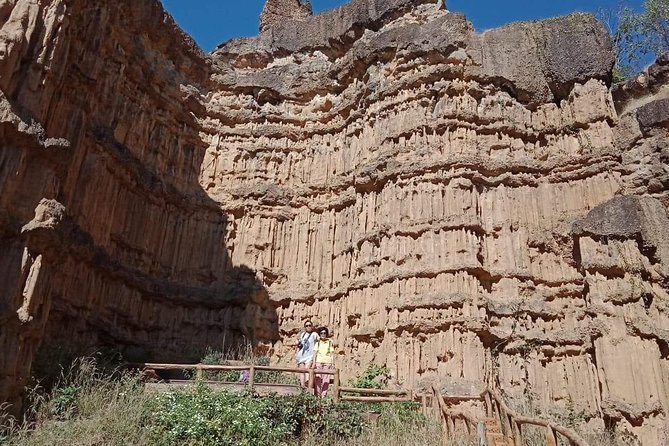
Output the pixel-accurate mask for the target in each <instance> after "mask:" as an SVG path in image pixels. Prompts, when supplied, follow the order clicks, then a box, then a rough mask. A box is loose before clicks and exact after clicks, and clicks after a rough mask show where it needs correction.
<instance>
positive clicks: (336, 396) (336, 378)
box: [332, 369, 340, 403]
mask: <svg viewBox="0 0 669 446" xmlns="http://www.w3.org/2000/svg"><path fill="white" fill-rule="evenodd" d="M333 384H334V385H333V387H334V389H333V390H334V392H332V393H333V395H332V397H333V399H334V402H335V403H338V402H339V397H340V395H339V392H340V390H339V369H335V371H334V383H333Z"/></svg>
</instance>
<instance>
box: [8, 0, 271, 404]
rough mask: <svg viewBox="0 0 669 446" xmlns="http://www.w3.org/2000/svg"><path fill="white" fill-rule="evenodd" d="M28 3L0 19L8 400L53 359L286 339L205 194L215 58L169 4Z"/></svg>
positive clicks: (187, 353)
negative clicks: (39, 361)
mask: <svg viewBox="0 0 669 446" xmlns="http://www.w3.org/2000/svg"><path fill="white" fill-rule="evenodd" d="M23 3H28V2H23V1H22V0H19V1H18V2H16V3H15V4H14V5H13V7H9V8H10V9H11V11H3V14H2V16H1V17H0V27H1V28H2V32H3V34H2V36H3V38H6V40H7V43H8V47H7V48H8V54H7V57H5V58H4V59H3V60H2V61H0V72H2V73H3V76H2V79H1V80H0V88H1V90H2V97H1V98H0V99H1V104H0V105H1V106H2V107H1V108H2V112H3V113H2V122H0V143H1V147H2V148H1V149H0V186H1V187H2V188H1V189H0V191H1V193H0V237H1V238H0V240H1V241H2V243H1V244H0V279H2V283H3V284H4V286H3V287H2V290H1V291H0V322H1V323H2V327H3V330H2V333H0V348H1V350H0V352H1V353H0V358H1V359H0V382H2V385H1V386H0V400H2V401H9V402H10V403H17V402H18V400H19V399H18V398H19V395H20V393H21V389H22V387H23V386H24V385H25V384H26V383H27V382H28V379H29V376H30V370H31V363H32V361H33V360H34V358H35V355H36V352H37V349H38V347H39V346H40V345H41V346H42V347H41V352H42V354H43V359H45V358H47V359H48V358H57V357H59V355H60V353H59V352H65V353H66V354H86V353H90V352H92V351H94V350H96V349H99V348H113V349H116V350H118V351H120V352H121V353H122V354H123V355H124V356H125V357H126V358H127V359H130V360H141V361H174V362H183V361H194V360H197V359H199V355H200V354H201V353H202V352H203V351H204V350H205V349H206V348H207V347H210V348H213V349H217V350H226V349H230V348H234V347H235V346H236V345H237V344H239V343H242V342H250V343H251V344H252V345H254V346H256V347H257V346H263V345H268V343H269V342H271V341H273V340H275V339H277V338H278V327H277V316H276V312H275V310H274V308H273V307H272V306H271V305H270V302H269V299H268V294H267V291H266V290H265V289H264V288H263V286H262V285H261V284H260V283H259V282H258V280H256V275H255V273H254V272H253V271H252V270H250V269H249V268H247V267H244V266H240V265H233V264H232V263H231V260H230V256H229V255H228V248H227V243H226V240H227V239H228V237H227V231H228V227H227V221H226V219H225V216H224V215H223V212H222V211H221V209H220V206H218V205H217V204H216V203H215V202H214V201H212V200H211V199H210V198H209V197H208V196H207V194H206V193H205V192H204V191H203V190H202V188H201V186H200V183H199V176H200V170H201V168H202V162H203V158H204V154H205V152H206V150H207V148H208V143H207V141H206V134H205V133H204V132H203V130H202V127H201V123H200V119H199V117H200V116H201V113H203V110H204V106H203V105H202V102H201V100H202V98H204V96H205V95H206V94H207V84H208V81H209V67H208V65H207V62H206V60H205V57H204V55H203V54H202V53H201V51H200V50H199V49H198V48H197V47H196V46H195V44H194V43H193V42H192V41H191V40H190V38H189V37H188V36H186V35H184V34H183V33H182V31H181V30H179V29H178V27H177V26H176V25H175V24H174V22H173V21H172V19H171V17H169V16H168V15H167V14H166V13H165V12H164V10H163V8H162V6H161V5H160V3H159V2H157V1H149V0H146V1H121V2H114V3H106V2H105V3H101V4H96V5H94V6H91V5H90V2H85V1H83V0H82V1H74V2H70V3H71V4H70V5H69V6H68V8H67V9H66V8H63V7H62V5H59V4H58V2H56V4H52V2H47V1H44V2H41V1H40V2H37V3H38V7H36V8H22V6H24V5H23ZM15 15H16V16H17V17H14V16H15ZM20 15H21V17H22V15H27V16H29V17H25V18H26V20H20V21H17V20H15V19H18V18H20V17H18V16H20ZM28 19H30V20H28ZM25 23H29V25H28V26H29V27H30V29H25V25H24V24H25ZM91 36H96V37H95V38H91ZM10 43H11V45H10ZM19 55H21V56H20V57H19ZM14 56H16V57H14ZM15 406H16V405H15Z"/></svg>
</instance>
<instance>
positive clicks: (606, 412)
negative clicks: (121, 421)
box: [0, 0, 669, 444]
mask: <svg viewBox="0 0 669 446" xmlns="http://www.w3.org/2000/svg"><path fill="white" fill-rule="evenodd" d="M291 1H292V0H291ZM291 1H288V0H270V1H269V2H268V4H267V5H266V8H265V11H266V12H267V11H269V12H272V11H274V13H276V14H278V13H277V12H276V11H278V12H280V14H279V15H281V17H283V18H282V19H281V20H280V21H271V20H270V21H266V25H267V26H264V27H263V29H264V32H262V33H261V34H260V35H259V36H257V37H254V38H247V39H236V40H232V41H230V42H226V43H225V44H223V45H221V46H220V47H219V48H217V49H216V50H215V51H214V52H213V53H211V54H210V55H204V54H202V53H201V52H200V51H199V50H198V49H197V48H196V47H195V45H194V44H193V43H192V42H191V41H190V39H189V38H188V37H187V36H185V35H184V34H183V33H182V32H181V31H180V30H179V29H178V28H176V26H175V25H174V23H173V22H172V20H171V18H170V17H169V16H168V15H166V14H165V13H164V11H163V10H162V8H161V7H160V5H159V4H158V3H157V2H155V1H150V0H143V1H133V2H131V1H129V0H128V1H121V2H115V3H113V4H112V3H107V2H100V3H99V4H96V5H95V6H90V5H88V4H87V3H85V2H83V1H76V0H71V1H58V0H51V1H47V0H42V1H27V0H26V1H23V0H15V1H9V2H4V3H2V4H0V24H2V27H1V32H0V40H2V42H3V45H4V47H3V48H4V53H3V54H4V56H3V58H2V61H1V62H0V73H2V77H1V78H0V84H1V85H0V87H1V89H2V92H3V97H2V106H3V108H2V110H3V115H2V116H3V118H2V127H1V128H2V133H0V135H1V136H0V138H1V141H2V151H1V152H0V184H1V185H2V194H0V237H2V239H1V240H2V245H1V250H0V278H2V280H3V281H4V283H7V284H8V286H7V287H5V289H4V290H3V296H2V301H1V302H2V307H1V308H0V310H1V311H0V318H2V319H1V322H2V326H3V331H2V333H1V334H0V341H1V342H0V345H1V346H2V349H3V350H2V351H3V352H7V354H6V355H5V356H4V358H3V360H2V361H3V362H2V363H0V373H2V378H3V387H2V388H1V389H0V394H1V395H2V396H6V395H9V396H11V397H16V396H17V395H18V389H20V385H21V384H22V383H23V382H25V380H26V378H27V376H28V373H29V367H30V361H31V358H32V357H33V355H34V352H35V349H36V348H37V347H38V346H39V344H40V343H41V342H42V340H43V339H48V340H50V341H51V342H55V343H58V342H61V341H66V340H67V341H72V340H76V341H78V342H79V343H81V344H82V345H98V344H102V345H117V346H118V345H121V346H125V349H126V350H127V351H129V352H134V353H135V354H136V355H137V356H142V357H143V358H146V359H149V358H160V359H169V360H184V359H186V358H187V357H188V356H189V355H191V356H192V355H193V354H194V353H193V352H195V351H196V350H197V349H198V348H203V347H206V346H211V347H213V348H221V347H222V346H228V345H232V344H233V343H234V342H236V341H237V340H239V339H241V338H242V337H245V338H246V339H248V340H250V341H251V342H253V343H254V344H256V345H260V346H261V347H263V348H269V346H271V350H270V352H271V354H272V358H273V361H275V362H279V363H285V364H289V363H292V360H293V359H292V356H293V353H294V348H295V347H294V345H295V342H296V341H295V338H296V335H297V333H298V332H299V330H300V329H301V327H302V322H303V320H304V319H307V318H310V319H313V320H314V321H315V322H316V323H318V324H323V325H327V326H329V327H330V328H331V330H332V331H333V332H334V339H335V342H336V343H337V345H338V352H337V364H338V365H339V366H340V367H341V368H342V369H343V370H344V371H345V376H344V378H345V379H348V378H351V377H353V376H355V375H357V374H359V373H360V372H361V371H363V370H364V369H365V368H366V367H367V365H368V364H370V363H376V364H386V365H387V366H388V367H389V368H390V369H391V372H392V375H393V380H394V381H395V382H396V383H397V384H399V385H402V386H404V387H412V388H420V387H421V386H424V385H426V384H427V383H429V382H438V383H439V384H440V385H442V386H443V387H444V388H445V389H447V390H449V391H453V392H455V391H457V392H472V393H476V392H477V391H479V390H480V389H481V388H483V387H484V386H495V387H498V388H500V389H501V390H502V391H503V392H504V393H505V394H506V395H507V397H508V398H509V399H510V400H514V401H528V400H533V401H536V402H537V404H539V405H542V406H547V407H553V408H555V410H556V411H559V410H560V409H563V410H570V411H575V413H578V414H579V416H580V417H581V418H582V419H584V420H590V423H591V424H592V425H593V427H604V426H605V425H606V426H607V427H613V428H616V429H618V430H621V431H622V430H627V431H629V432H632V433H633V434H634V435H636V436H637V437H638V438H639V439H640V440H641V441H643V444H663V443H662V442H664V441H666V434H667V411H668V410H669V398H668V396H667V394H668V393H669V318H668V316H669V315H668V311H669V306H668V305H669V295H668V294H667V288H668V282H667V280H668V279H667V278H668V277H669V245H668V243H669V238H668V236H667V232H668V228H669V220H668V217H667V205H668V204H669V194H668V193H667V190H668V186H669V171H668V170H667V161H668V159H669V146H668V145H667V128H668V125H669V112H668V109H669V107H667V97H669V95H667V91H668V90H667V87H666V86H667V84H668V82H667V76H668V75H667V73H669V60H668V59H667V58H666V57H664V58H660V59H659V60H658V62H657V64H655V65H653V66H652V67H650V68H649V69H648V71H647V72H646V73H643V74H641V75H640V76H639V77H638V78H637V79H635V80H632V81H630V82H629V83H628V84H625V85H621V86H618V87H616V88H615V89H614V90H613V95H612V93H611V91H610V90H609V83H610V80H611V68H612V65H613V55H612V51H611V43H610V40H609V38H608V35H607V33H606V31H605V30H604V28H603V27H602V26H601V25H600V24H599V23H598V22H597V21H596V20H594V19H593V18H592V17H591V16H588V15H583V14H574V15H570V16H566V17H561V18H556V19H551V20H544V21H539V22H530V23H516V24H512V25H508V26H506V27H504V28H501V29H495V30H490V31H486V32H484V33H477V32H475V30H474V29H473V27H472V26H471V24H470V23H468V22H467V21H466V19H465V18H464V17H463V16H462V15H460V14H457V13H453V12H449V11H447V10H444V9H439V8H437V4H436V2H433V1H428V0H387V1H382V0H354V1H352V2H351V3H350V4H348V5H346V6H344V7H341V8H338V9H335V10H332V11H329V12H326V13H323V14H319V15H316V16H313V17H309V15H308V13H307V12H306V10H304V9H302V8H301V7H298V8H296V9H295V8H293V6H296V5H297V6H299V5H300V4H301V3H299V2H297V0H295V1H292V3H291ZM293 3H295V5H293ZM286 5H288V6H290V8H288V9H286V8H285V7H286ZM291 8H292V9H291ZM291 17H292V18H291ZM270 18H271V17H270ZM5 327H7V328H6V329H5Z"/></svg>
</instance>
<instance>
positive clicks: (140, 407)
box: [5, 360, 148, 446]
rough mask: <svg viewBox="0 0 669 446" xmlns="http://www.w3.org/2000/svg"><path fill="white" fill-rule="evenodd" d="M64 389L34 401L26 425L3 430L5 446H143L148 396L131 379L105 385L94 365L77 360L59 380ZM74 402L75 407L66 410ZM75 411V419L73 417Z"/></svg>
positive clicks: (111, 381) (113, 380)
mask: <svg viewBox="0 0 669 446" xmlns="http://www.w3.org/2000/svg"><path fill="white" fill-rule="evenodd" d="M63 382H64V383H66V384H65V386H64V387H58V388H57V389H56V390H54V392H53V393H52V394H51V395H47V396H37V397H35V398H34V401H33V404H32V406H31V409H30V411H29V413H28V414H27V416H26V421H24V422H22V423H17V422H13V423H9V424H8V425H7V426H6V431H8V433H9V435H8V438H7V439H6V440H5V441H6V443H7V444H9V445H12V446H14V445H15V446H23V445H25V446H41V445H45V446H46V445H65V444H67V445H73V446H79V445H82V446H83V445H131V444H146V438H147V437H146V435H145V432H146V431H145V430H143V429H139V428H138V427H140V426H141V425H142V419H143V418H144V416H145V412H144V410H145V407H146V401H147V400H148V395H147V394H145V393H144V390H143V388H142V386H141V384H140V383H139V381H138V380H137V378H135V377H132V376H130V375H124V376H120V377H118V378H117V379H109V378H108V377H105V376H101V374H100V373H99V372H98V371H97V369H96V367H95V364H94V362H92V361H90V360H81V361H77V363H76V364H75V365H74V366H73V368H72V370H71V371H70V373H68V374H67V376H65V377H64V379H63ZM75 400H76V404H71V403H73V402H74V401H75ZM75 411H76V413H74V412H75Z"/></svg>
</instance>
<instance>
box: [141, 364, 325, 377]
mask: <svg viewBox="0 0 669 446" xmlns="http://www.w3.org/2000/svg"><path fill="white" fill-rule="evenodd" d="M128 366H129V367H133V368H138V369H142V368H146V369H155V370H210V371H217V370H218V371H242V370H251V368H254V369H255V370H256V371H268V372H289V373H309V369H305V368H298V367H272V366H261V365H216V364H153V363H140V364H128ZM316 373H318V374H320V375H334V374H335V373H336V371H335V370H318V371H317V372H316Z"/></svg>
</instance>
